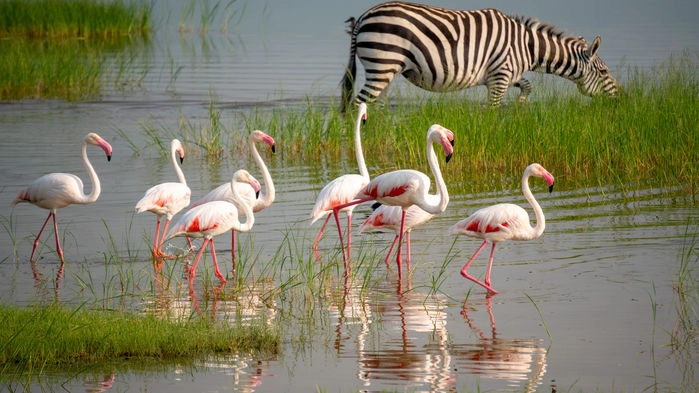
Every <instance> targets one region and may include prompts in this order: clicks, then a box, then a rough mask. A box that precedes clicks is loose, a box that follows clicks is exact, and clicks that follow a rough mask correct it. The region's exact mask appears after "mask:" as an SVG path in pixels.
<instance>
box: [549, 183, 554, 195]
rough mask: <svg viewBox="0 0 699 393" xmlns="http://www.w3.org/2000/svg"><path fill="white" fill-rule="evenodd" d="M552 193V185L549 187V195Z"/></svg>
mask: <svg viewBox="0 0 699 393" xmlns="http://www.w3.org/2000/svg"><path fill="white" fill-rule="evenodd" d="M551 192H553V184H551V185H550V186H549V193H551Z"/></svg>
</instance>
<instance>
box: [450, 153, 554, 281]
mask: <svg viewBox="0 0 699 393" xmlns="http://www.w3.org/2000/svg"><path fill="white" fill-rule="evenodd" d="M530 176H536V177H541V178H543V179H544V180H545V181H546V183H547V184H548V186H549V192H551V191H552V190H553V182H554V178H553V175H551V174H550V173H549V172H548V171H547V170H546V169H544V167H542V166H541V165H539V164H531V165H529V166H528V167H527V169H525V170H524V175H523V176H522V192H523V193H524V196H525V198H526V199H527V201H528V202H529V204H530V205H531V206H532V208H533V209H534V215H535V216H536V226H534V227H532V226H531V223H530V221H529V214H528V213H527V212H526V210H524V209H523V208H521V207H520V206H517V205H513V204H511V203H500V204H497V205H493V206H488V207H485V208H483V209H480V210H477V211H476V212H475V213H473V214H471V215H470V216H469V217H468V218H465V219H463V220H461V221H459V222H457V223H456V224H454V225H453V226H452V227H451V228H449V233H450V234H452V235H466V236H470V237H475V238H479V239H483V243H482V244H481V246H480V247H479V248H478V250H476V252H475V253H474V254H473V256H472V257H471V259H469V260H468V262H466V264H465V265H464V267H463V268H462V269H461V275H462V276H464V277H466V278H467V279H469V280H471V281H473V282H475V283H477V284H479V285H481V286H483V287H484V288H485V289H487V290H488V292H491V293H497V291H496V290H494V289H493V288H492V286H491V285H490V272H491V269H492V267H493V255H494V254H495V246H496V245H497V244H498V243H499V242H502V241H505V240H532V239H536V238H538V237H539V236H541V234H543V233H544V228H545V226H546V219H545V217H544V213H543V211H542V210H541V206H539V203H538V202H537V201H536V199H534V195H532V192H531V190H530V189H529V177H530ZM487 243H492V245H493V246H492V249H491V251H490V259H489V260H488V268H487V270H486V274H485V282H481V281H479V280H478V279H476V278H475V277H473V276H471V275H470V274H468V271H467V270H468V267H469V266H470V265H471V263H472V262H473V260H474V259H476V256H478V254H479V253H480V252H481V250H483V248H484V247H485V245H486V244H487Z"/></svg>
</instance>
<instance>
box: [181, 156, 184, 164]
mask: <svg viewBox="0 0 699 393" xmlns="http://www.w3.org/2000/svg"><path fill="white" fill-rule="evenodd" d="M183 162H184V157H180V165H182V163H183Z"/></svg>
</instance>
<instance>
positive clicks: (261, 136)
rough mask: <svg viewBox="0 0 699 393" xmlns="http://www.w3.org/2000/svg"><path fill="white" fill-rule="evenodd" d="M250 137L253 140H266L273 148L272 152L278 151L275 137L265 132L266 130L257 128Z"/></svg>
mask: <svg viewBox="0 0 699 393" xmlns="http://www.w3.org/2000/svg"><path fill="white" fill-rule="evenodd" d="M250 139H251V140H252V141H253V142H264V143H266V144H268V145H269V147H270V148H271V149H272V153H276V149H275V147H274V146H275V145H274V138H272V137H271V136H269V135H267V134H265V133H264V132H262V131H260V130H255V131H253V132H252V133H251V134H250Z"/></svg>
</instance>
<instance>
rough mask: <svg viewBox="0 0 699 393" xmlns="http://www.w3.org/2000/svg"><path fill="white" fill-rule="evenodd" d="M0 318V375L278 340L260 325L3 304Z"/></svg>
mask: <svg viewBox="0 0 699 393" xmlns="http://www.w3.org/2000/svg"><path fill="white" fill-rule="evenodd" d="M0 320H1V321H2V326H1V327H0V343H2V344H0V364H3V366H2V368H1V369H0V375H2V374H4V373H6V372H9V371H10V370H12V369H13V368H19V369H25V370H26V369H31V370H37V369H44V368H46V367H60V366H66V365H73V364H88V363H93V362H99V361H109V360H122V359H161V360H165V359H177V358H182V357H187V358H193V357H205V356H207V355H211V354H222V353H233V352H250V351H259V352H267V353H276V352H277V348H278V344H279V337H278V336H277V335H276V334H275V333H273V332H271V331H269V329H268V328H266V327H264V326H263V325H260V326H247V327H244V326H230V325H224V324H222V323H214V322H211V321H208V320H206V319H189V320H184V321H171V320H165V319H159V318H157V317H155V316H152V315H137V314H133V313H128V312H121V311H112V312H105V311H89V310H83V309H77V310H69V309H66V308H63V307H61V306H58V305H52V306H46V307H34V308H27V309H23V308H18V307H10V306H5V305H3V306H0Z"/></svg>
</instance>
